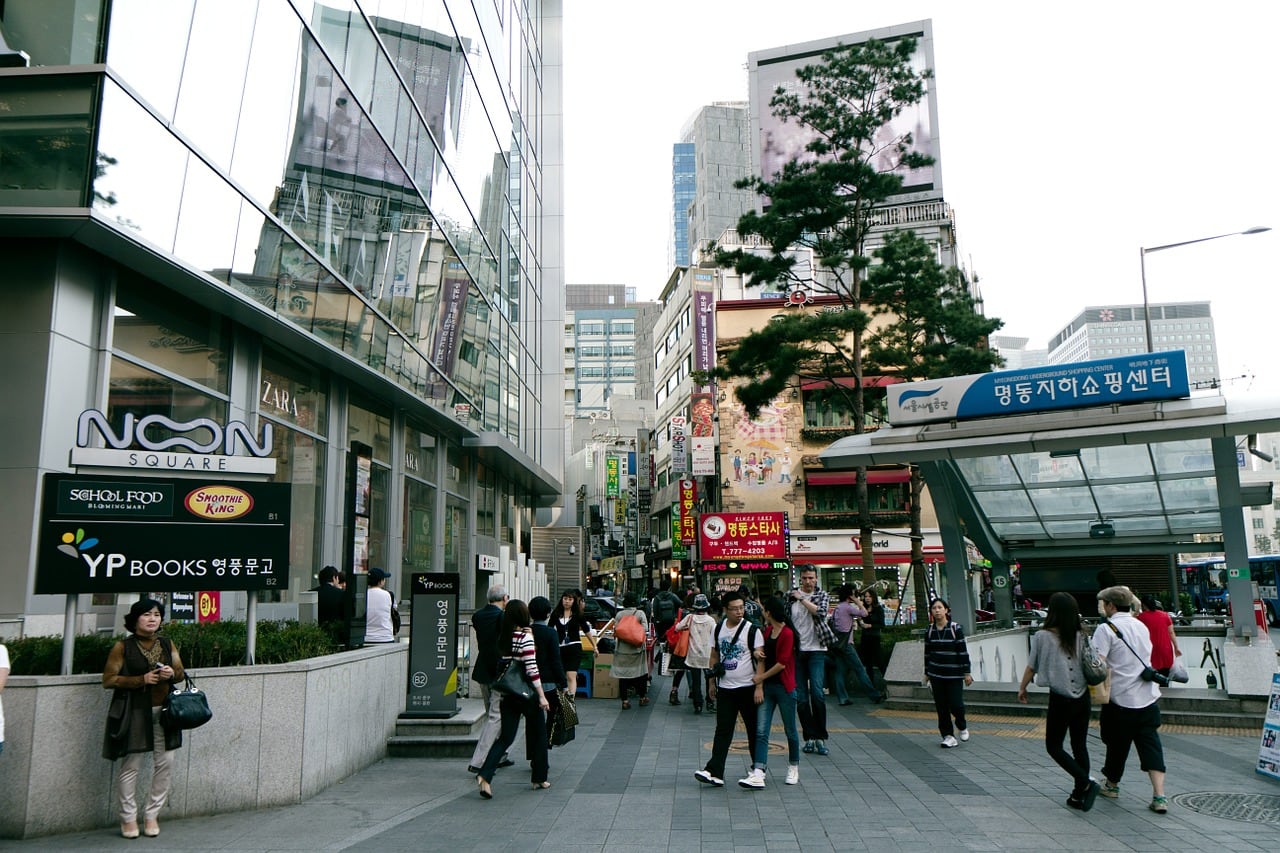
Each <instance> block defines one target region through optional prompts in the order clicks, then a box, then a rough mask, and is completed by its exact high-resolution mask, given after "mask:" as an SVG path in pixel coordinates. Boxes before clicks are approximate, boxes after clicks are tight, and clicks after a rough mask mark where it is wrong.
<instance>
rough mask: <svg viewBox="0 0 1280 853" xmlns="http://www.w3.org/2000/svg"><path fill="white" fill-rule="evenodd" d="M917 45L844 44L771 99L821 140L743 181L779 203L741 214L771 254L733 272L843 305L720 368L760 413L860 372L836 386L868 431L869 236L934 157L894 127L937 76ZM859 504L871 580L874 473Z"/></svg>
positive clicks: (744, 254) (721, 256)
mask: <svg viewBox="0 0 1280 853" xmlns="http://www.w3.org/2000/svg"><path fill="white" fill-rule="evenodd" d="M915 50H916V41H915V39H911V38H903V39H899V40H896V41H892V42H882V41H878V40H874V39H872V40H869V41H867V42H865V43H863V44H858V45H839V46H837V47H836V48H834V49H832V50H829V51H826V52H824V53H823V55H822V61H821V62H820V63H817V64H814V65H808V66H805V67H804V68H801V69H800V70H798V71H797V72H796V77H797V79H798V81H799V84H800V85H799V86H798V87H797V88H796V89H794V90H788V89H786V88H783V87H779V88H778V90H777V91H776V92H775V93H774V96H773V98H772V99H771V100H770V102H769V104H770V107H771V109H772V111H773V114H774V115H775V116H777V117H778V118H779V119H781V120H782V121H784V122H794V123H796V124H797V125H799V126H800V127H802V128H803V129H805V130H806V131H808V132H809V133H811V134H812V139H811V140H810V142H809V143H808V144H807V145H806V146H805V148H806V150H805V153H804V154H803V155H802V156H801V157H799V158H796V159H794V160H792V161H790V162H788V163H786V164H784V165H783V167H782V170H781V171H780V172H777V173H775V174H774V175H772V176H769V177H767V178H762V177H752V178H748V179H746V180H744V181H742V182H740V183H739V184H738V186H739V187H742V188H750V189H752V190H754V191H755V192H756V193H758V194H759V195H760V196H761V197H762V198H763V199H765V200H766V202H767V209H766V210H765V211H764V212H762V213H756V212H749V213H747V214H745V215H744V216H742V217H741V218H740V219H739V221H738V233H739V235H740V236H741V237H742V238H743V239H744V240H750V239H751V238H753V237H754V238H758V239H759V241H760V243H761V244H762V249H757V248H756V247H754V246H753V247H750V248H745V249H734V250H719V251H717V252H716V263H717V264H719V265H720V266H722V267H732V268H733V269H734V270H736V271H737V272H738V273H739V274H741V275H743V276H744V277H745V279H746V282H747V284H748V285H749V286H754V285H765V284H771V285H775V286H777V285H781V286H782V287H784V288H787V289H791V288H795V287H802V288H804V289H805V290H807V291H809V292H810V293H813V294H815V295H819V296H828V297H834V301H835V302H836V303H837V304H836V306H835V310H831V311H821V312H815V313H801V312H797V313H798V314H800V315H799V316H792V317H788V318H786V319H784V320H780V321H779V322H777V323H773V324H770V325H769V326H767V327H766V328H763V329H760V330H758V331H755V332H752V333H751V334H749V335H747V336H746V337H745V338H744V339H743V340H742V341H741V342H740V345H739V347H738V349H737V351H736V352H734V353H731V354H730V355H729V357H728V358H727V359H726V360H725V362H724V364H722V365H719V366H718V367H717V369H716V370H715V371H714V375H715V376H716V377H717V378H719V379H722V380H736V381H738V382H739V383H741V384H739V386H738V388H737V391H736V393H737V396H738V399H739V401H740V402H741V403H742V404H743V406H744V407H745V408H746V410H747V412H748V414H749V415H751V416H752V417H755V416H756V415H757V414H758V413H759V410H760V407H761V406H763V405H764V404H765V403H767V402H768V401H769V400H771V399H772V398H773V397H774V396H776V395H777V394H778V393H779V392H780V391H781V390H783V388H785V387H786V385H787V383H788V382H789V381H791V377H795V376H798V377H801V378H816V379H835V378H845V377H849V378H852V379H854V382H853V383H852V387H848V386H846V385H844V384H841V383H833V388H834V389H836V391H837V393H842V394H847V395H848V396H847V398H846V403H847V405H848V408H849V409H850V411H851V412H852V413H853V421H854V429H855V431H857V432H862V431H863V430H864V429H865V427H866V408H865V404H864V396H863V390H862V375H863V369H862V334H863V332H864V331H865V329H866V327H867V323H868V320H869V318H868V315H867V313H866V311H864V309H863V305H862V281H863V276H864V274H865V272H866V270H867V267H868V266H869V264H870V259H869V258H868V257H867V255H866V243H867V236H868V234H869V233H870V231H871V228H872V226H873V224H874V213H875V210H876V208H877V206H879V205H882V204H883V203H884V202H886V201H887V200H888V199H889V198H890V197H891V196H892V195H893V194H894V193H896V192H897V191H899V190H900V189H901V188H902V184H903V174H904V172H905V171H906V170H908V169H912V168H920V167H923V166H927V165H929V164H930V163H931V162H932V158H930V157H928V156H926V155H923V154H920V153H919V152H915V151H912V150H911V147H912V143H913V140H912V138H911V135H910V134H901V135H898V136H892V135H888V134H885V133H884V131H885V128H886V127H887V126H888V123H889V122H890V121H891V120H892V119H893V118H894V117H896V116H898V115H899V114H901V113H902V111H903V110H905V109H907V108H908V107H911V106H914V105H915V104H918V103H919V102H920V101H921V100H922V99H923V98H924V94H925V86H926V84H927V81H928V80H929V79H930V78H931V77H932V72H931V71H930V70H928V69H925V70H922V71H917V70H916V69H915V68H914V67H913V66H912V56H913V55H914V54H915ZM885 164H888V165H889V168H885ZM810 259H812V263H811V262H810ZM815 267H816V269H815ZM824 307H828V306H824ZM857 506H858V519H859V527H860V528H861V529H862V536H861V541H862V564H863V578H864V580H865V581H866V582H868V583H871V582H874V580H875V560H874V554H873V551H872V535H873V528H872V523H871V510H870V506H869V503H868V499H867V486H866V477H865V471H863V470H860V471H859V477H858V486H857Z"/></svg>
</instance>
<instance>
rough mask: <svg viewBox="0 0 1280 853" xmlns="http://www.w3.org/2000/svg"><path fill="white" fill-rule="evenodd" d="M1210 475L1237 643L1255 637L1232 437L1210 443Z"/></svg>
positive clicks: (1247, 550) (1247, 546)
mask: <svg viewBox="0 0 1280 853" xmlns="http://www.w3.org/2000/svg"><path fill="white" fill-rule="evenodd" d="M1210 444H1211V445H1212V446H1213V473H1214V478H1215V479H1216V480H1217V483H1218V512H1219V513H1220V514H1221V516H1222V548H1223V551H1224V553H1225V554H1226V560H1227V595H1228V596H1230V598H1231V623H1232V628H1231V634H1232V636H1234V637H1235V638H1236V639H1237V640H1239V639H1240V638H1243V637H1247V638H1252V637H1256V636H1257V635H1258V626H1257V625H1256V624H1255V623H1254V621H1253V583H1252V579H1251V578H1250V576H1249V540H1248V539H1247V538H1246V537H1245V531H1244V507H1243V506H1242V505H1241V503H1240V469H1239V463H1238V462H1237V461H1236V444H1235V437H1234V436H1225V437H1222V438H1213V439H1210ZM1246 642H1249V641H1246Z"/></svg>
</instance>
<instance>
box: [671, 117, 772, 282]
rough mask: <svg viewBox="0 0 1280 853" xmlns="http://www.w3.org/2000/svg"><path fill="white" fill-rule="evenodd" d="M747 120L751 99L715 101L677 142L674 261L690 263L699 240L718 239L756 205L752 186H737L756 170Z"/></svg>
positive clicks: (673, 164) (673, 176)
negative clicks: (745, 187)
mask: <svg viewBox="0 0 1280 853" xmlns="http://www.w3.org/2000/svg"><path fill="white" fill-rule="evenodd" d="M747 119H748V116H747V105H746V102H738V101H733V102H717V103H713V104H710V105H708V106H705V107H702V108H701V109H699V110H698V111H697V112H696V113H694V115H693V116H692V117H691V118H690V119H689V121H688V122H687V123H686V124H685V126H684V127H683V128H682V129H681V131H680V141H679V142H677V143H676V144H675V145H674V146H672V156H671V199H672V211H671V216H672V219H671V226H672V229H671V231H672V237H671V247H672V251H671V257H669V258H668V260H669V261H671V264H670V266H672V267H676V266H688V265H689V263H690V262H691V260H692V257H693V254H694V253H695V251H696V250H697V248H698V247H699V245H701V244H704V243H706V242H708V241H711V240H716V239H719V237H720V234H721V233H722V232H723V231H724V230H725V229H726V228H733V227H734V226H736V225H737V224H738V217H740V216H742V214H744V213H746V212H747V211H748V210H751V209H752V207H753V206H754V205H755V196H754V195H753V194H752V193H751V192H750V191H748V190H740V189H738V188H737V187H735V186H734V183H735V182H737V181H740V180H742V179H743V178H745V177H747V175H748V174H750V171H751V150H750V147H749V142H750V134H749V132H748V121H747Z"/></svg>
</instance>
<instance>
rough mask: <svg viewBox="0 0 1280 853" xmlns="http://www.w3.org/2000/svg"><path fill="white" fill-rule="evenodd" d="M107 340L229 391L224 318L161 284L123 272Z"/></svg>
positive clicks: (142, 358) (175, 371) (150, 362)
mask: <svg viewBox="0 0 1280 853" xmlns="http://www.w3.org/2000/svg"><path fill="white" fill-rule="evenodd" d="M111 325H112V329H111V344H112V348H113V349H114V350H115V351H116V352H121V353H127V354H128V355H130V356H132V357H133V358H135V359H137V360H138V361H140V362H143V363H145V364H147V365H150V366H153V367H157V368H159V369H161V370H163V371H165V372H167V373H170V374H173V375H175V376H179V377H181V378H183V379H186V380H189V381H191V382H193V383H195V384H197V385H203V386H204V387H206V388H209V389H211V390H213V391H217V392H220V393H223V394H225V393H226V392H227V381H228V380H227V374H228V370H227V367H228V362H229V356H230V346H229V342H230V334H229V333H228V330H227V321H226V319H225V318H222V317H219V316H218V315H217V314H213V313H210V312H209V311H207V310H204V309H201V308H199V307H197V306H196V305H194V304H193V303H190V302H187V301H186V300H184V299H182V298H181V297H178V296H175V295H173V294H171V293H170V292H169V291H166V290H164V289H163V288H159V287H156V286H155V285H153V284H151V283H150V282H147V281H145V280H142V279H139V278H135V277H133V276H130V275H128V273H127V272H126V271H124V270H122V271H121V276H120V282H119V285H118V287H117V290H116V307H115V312H114V313H113V316H112V324H111Z"/></svg>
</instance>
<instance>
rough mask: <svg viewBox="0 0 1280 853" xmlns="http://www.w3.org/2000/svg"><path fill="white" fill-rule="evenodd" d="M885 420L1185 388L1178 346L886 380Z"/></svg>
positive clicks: (1176, 393) (1042, 408) (1127, 399)
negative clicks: (930, 377)
mask: <svg viewBox="0 0 1280 853" xmlns="http://www.w3.org/2000/svg"><path fill="white" fill-rule="evenodd" d="M887 390H888V392H889V423H891V424H893V425H895V426H896V425H900V424H917V423H929V422H931V421H952V420H967V419H972V418H986V417H991V416H993V415H1025V414H1030V413H1032V412H1047V411H1055V410H1062V409H1082V408H1087V407H1090V406H1110V405H1112V404H1116V403H1143V402H1151V401H1155V400H1177V399H1180V398H1182V397H1187V396H1189V395H1190V394H1191V386H1190V382H1189V381H1188V378H1187V356H1186V353H1184V352H1182V351H1181V350H1175V351H1172V352H1155V353H1143V354H1141V355H1130V356H1123V357H1119V358H1105V359H1097V360H1094V361H1078V362H1072V363H1069V364H1046V365H1041V366H1039V367H1027V368H1022V369H1020V370H1001V371H996V372H995V373H978V374H974V375H971V376H955V377H951V378H948V379H935V380H927V381H924V382H906V383H902V384H898V385H890V386H889V387H888V389H887Z"/></svg>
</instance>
